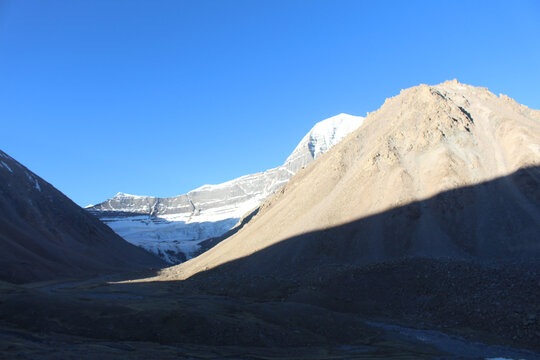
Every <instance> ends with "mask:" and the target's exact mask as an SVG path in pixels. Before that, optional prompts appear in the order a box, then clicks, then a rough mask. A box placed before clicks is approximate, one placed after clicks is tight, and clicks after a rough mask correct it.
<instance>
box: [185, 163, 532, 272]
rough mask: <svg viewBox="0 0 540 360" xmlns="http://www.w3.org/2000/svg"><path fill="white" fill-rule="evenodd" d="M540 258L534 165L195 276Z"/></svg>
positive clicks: (281, 243) (299, 238)
mask: <svg viewBox="0 0 540 360" xmlns="http://www.w3.org/2000/svg"><path fill="white" fill-rule="evenodd" d="M539 254H540V166H531V167H526V168H521V169H519V170H517V171H516V172H514V173H512V174H509V175H507V176H503V177H499V178H495V179H493V180H489V181H485V182H482V183H479V184H475V185H470V186H465V187H460V188H457V189H453V190H448V191H445V192H442V193H439V194H437V195H435V196H433V197H431V198H428V199H425V200H420V201H414V202H412V203H409V204H407V205H404V206H399V207H396V208H393V209H390V210H387V211H384V212H382V213H378V214H375V215H370V216H367V217H364V218H361V219H358V220H355V221H353V222H350V223H347V224H343V225H339V226H335V227H332V228H328V229H323V230H316V231H312V232H308V233H304V234H300V235H297V236H294V237H291V238H288V239H284V240H281V241H279V242H277V243H274V244H272V245H270V246H268V247H266V248H264V249H261V250H258V251H256V252H255V253H253V254H250V255H247V256H245V257H242V258H238V259H235V260H232V261H229V262H226V263H223V264H220V265H218V266H216V267H214V268H212V269H210V270H207V271H203V272H199V273H195V274H194V275H192V277H194V278H197V277H200V278H204V277H206V276H212V277H214V276H217V277H219V276H220V274H227V276H228V277H230V276H233V274H238V276H246V274H250V275H260V276H262V275H268V276H279V277H297V274H298V272H302V271H305V269H313V268H316V267H318V266H323V265H328V264H339V265H346V264H351V265H361V264H371V263H377V262H382V261H391V260H396V259H401V258H409V257H428V258H439V259H453V260H474V261H520V260H527V261H535V260H537V259H538V255H539ZM186 265H187V266H189V262H188V263H185V264H184V265H183V266H186ZM206 273H208V275H207V274H206Z"/></svg>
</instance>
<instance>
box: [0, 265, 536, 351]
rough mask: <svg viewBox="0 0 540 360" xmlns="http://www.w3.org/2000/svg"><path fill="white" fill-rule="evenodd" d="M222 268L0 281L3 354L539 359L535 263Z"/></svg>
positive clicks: (0, 323)
mask: <svg viewBox="0 0 540 360" xmlns="http://www.w3.org/2000/svg"><path fill="white" fill-rule="evenodd" d="M225 270H226V269H217V270H215V271H208V272H206V273H204V274H202V275H200V276H196V277H194V278H192V279H188V280H186V281H182V282H180V281H178V282H172V281H171V282H119V280H125V279H133V278H134V275H133V274H129V275H117V276H112V277H102V278H97V279H90V280H86V281H66V282H58V283H41V284H29V285H25V286H17V285H12V284H7V283H0V340H1V341H0V344H1V345H0V357H2V358H6V359H11V358H13V359H56V358H63V359H70V358H73V359H75V358H77V359H84V358H88V359H91V358H97V357H99V358H102V359H108V358H110V359H117V358H118V359H122V358H126V359H127V358H129V359H147V358H160V359H168V358H171V359H172V358H175V359H183V358H184V359H299V358H302V359H361V358H370V359H371V358H385V359H387V358H389V359H391V358H395V359H421V358H426V359H431V358H438V359H458V358H478V357H483V358H488V357H489V358H495V357H504V358H524V359H540V355H538V352H539V351H540V345H539V344H540V341H539V340H540V323H539V319H538V318H537V314H538V313H539V310H540V309H539V306H540V283H539V281H540V279H539V274H540V271H539V270H540V268H539V266H538V265H534V264H506V265H489V266H488V265H478V264H471V263H465V262H447V261H434V260H426V259H411V260H405V261H400V262H393V263H385V264H378V265H372V266H347V267H343V266H336V267H326V268H324V269H313V270H312V271H311V272H309V271H308V272H306V273H304V274H298V275H297V276H295V277H291V278H288V279H285V278H272V277H267V278H255V277H249V276H248V277H242V278H241V279H239V278H235V277H234V276H232V275H231V276H230V277H227V276H226V275H224V274H226V272H225ZM218 271H219V272H220V273H219V275H220V276H217V272H218ZM322 274H326V275H322ZM147 275H148V274H142V275H139V276H145V277H146V276H147ZM482 344H484V345H482ZM516 348H519V349H526V350H515V349H516Z"/></svg>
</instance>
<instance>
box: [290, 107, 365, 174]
mask: <svg viewBox="0 0 540 360" xmlns="http://www.w3.org/2000/svg"><path fill="white" fill-rule="evenodd" d="M363 121H364V118H363V117H361V116H354V115H349V114H345V113H341V114H338V115H336V116H332V117H331V118H328V119H326V120H323V121H320V122H318V123H317V124H315V126H313V128H312V129H311V130H310V131H309V132H308V133H307V134H306V135H305V136H304V138H303V139H302V140H301V141H300V143H299V144H298V145H297V146H296V148H295V149H294V150H293V152H292V153H291V155H289V157H288V158H287V160H285V166H287V168H289V169H290V170H291V171H293V172H296V171H298V169H300V168H302V167H304V166H306V165H307V164H309V163H310V162H311V161H313V160H314V159H316V158H318V157H319V156H320V155H322V154H324V153H325V152H327V151H328V150H329V149H330V148H331V147H332V146H334V145H335V144H337V143H338V142H340V141H341V140H342V139H343V138H344V137H345V136H346V135H347V134H349V133H350V132H351V131H353V130H356V129H357V128H358V127H359V126H360V125H362V122H363Z"/></svg>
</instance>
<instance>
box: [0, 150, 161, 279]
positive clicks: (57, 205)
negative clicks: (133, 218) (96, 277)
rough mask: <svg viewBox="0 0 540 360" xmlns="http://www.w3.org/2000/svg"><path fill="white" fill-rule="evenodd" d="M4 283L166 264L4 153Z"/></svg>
mask: <svg viewBox="0 0 540 360" xmlns="http://www.w3.org/2000/svg"><path fill="white" fill-rule="evenodd" d="M0 249H1V251H0V269H1V270H0V280H5V281H10V282H30V281H41V280H52V279H59V278H74V277H80V276H87V275H92V274H102V273H107V272H116V271H126V270H136V269H141V268H146V267H156V266H161V265H164V263H163V262H162V261H161V260H160V259H159V258H157V257H156V256H154V255H152V254H149V253H148V252H146V251H144V250H142V249H140V248H137V247H136V246H133V245H131V244H129V243H128V242H126V241H125V240H124V239H122V238H121V237H120V236H118V235H117V234H115V233H114V232H113V231H112V230H111V229H110V228H109V227H107V226H105V225H104V224H103V223H102V222H101V221H99V220H98V219H97V218H96V217H94V216H93V215H91V214H89V213H88V212H86V211H85V210H84V209H81V208H80V207H79V206H78V205H76V204H75V203H74V202H72V201H71V200H70V199H68V198H67V197H66V196H64V195H63V194H62V193H61V192H60V191H58V190H56V189H55V188H54V187H53V186H52V185H50V184H49V183H47V182H46V181H45V180H43V179H42V178H40V177H39V176H37V175H36V174H34V173H33V172H32V171H30V170H28V169H27V168H25V167H24V166H22V165H21V164H20V163H18V162H17V161H16V160H14V159H13V158H11V157H10V156H8V155H7V154H6V153H4V152H2V151H0Z"/></svg>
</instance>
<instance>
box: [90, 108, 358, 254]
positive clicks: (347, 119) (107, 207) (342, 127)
mask: <svg viewBox="0 0 540 360" xmlns="http://www.w3.org/2000/svg"><path fill="white" fill-rule="evenodd" d="M362 121H363V118H362V117H359V116H352V115H347V114H339V115H336V116H333V117H331V118H329V119H326V120H323V121H321V122H319V123H317V124H316V125H315V126H314V127H313V128H312V129H311V130H310V131H309V132H308V133H307V134H306V135H305V136H304V138H303V139H302V140H301V141H300V143H299V144H298V145H297V146H296V148H295V149H294V151H293V152H292V153H291V155H290V156H289V157H288V158H287V159H286V161H285V163H284V164H283V165H281V166H278V167H276V168H273V169H270V170H267V171H265V172H261V173H256V174H250V175H245V176H242V177H239V178H237V179H234V180H231V181H227V182H225V183H222V184H218V185H204V186H201V187H200V188H197V189H195V190H192V191H190V192H188V193H187V194H183V195H179V196H174V197H170V198H157V197H151V196H135V195H128V194H124V193H118V194H116V195H115V196H114V197H112V198H111V199H109V200H106V201H104V202H102V203H100V204H97V205H95V206H90V207H88V210H89V211H91V212H92V213H93V214H95V215H96V216H98V217H99V218H100V219H101V220H102V221H104V222H105V223H106V224H108V225H109V226H110V227H111V228H112V229H113V230H114V231H116V233H118V234H119V235H121V236H122V237H123V238H124V239H126V240H128V241H129V242H131V243H133V244H135V245H138V246H141V247H143V248H145V249H147V250H149V251H151V252H153V253H156V254H158V255H159V256H161V257H162V258H163V259H164V260H166V261H167V262H169V263H179V262H182V261H185V260H186V258H190V257H192V256H194V255H196V254H197V253H198V252H200V250H201V246H200V243H201V242H202V241H204V240H207V239H210V238H214V239H215V238H216V237H218V236H220V235H222V234H224V233H225V232H227V231H228V230H229V229H231V228H232V227H233V226H234V225H235V224H237V223H238V221H239V220H240V219H241V218H242V216H244V215H246V214H247V213H249V212H250V211H251V210H254V209H255V208H257V207H258V206H259V205H260V204H261V203H262V201H264V199H266V198H267V197H268V196H270V195H272V194H273V193H274V192H276V191H277V190H278V189H279V188H281V187H282V186H283V185H284V184H286V183H287V181H288V180H289V178H290V177H291V176H292V175H293V174H294V173H296V172H297V171H298V170H299V169H302V168H303V167H305V166H306V165H307V164H309V163H311V162H312V161H313V160H315V159H317V158H318V157H319V156H321V155H322V154H324V153H325V152H326V151H328V150H329V149H330V148H331V147H332V146H334V145H335V144H337V143H338V142H339V141H341V140H342V139H343V138H344V137H345V136H346V135H347V134H349V133H350V132H351V131H353V130H355V129H356V128H358V127H359V126H360V125H361V124H362Z"/></svg>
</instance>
